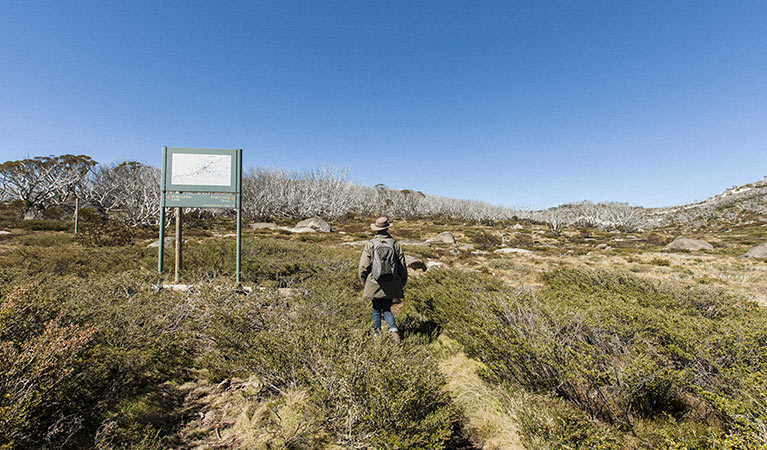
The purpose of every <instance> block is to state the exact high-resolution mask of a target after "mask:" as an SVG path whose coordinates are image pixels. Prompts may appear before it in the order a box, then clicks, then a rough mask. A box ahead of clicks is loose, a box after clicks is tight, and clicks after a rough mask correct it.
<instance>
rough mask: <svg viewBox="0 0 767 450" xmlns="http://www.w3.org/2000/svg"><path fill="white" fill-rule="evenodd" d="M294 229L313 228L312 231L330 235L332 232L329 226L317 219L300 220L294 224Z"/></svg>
mask: <svg viewBox="0 0 767 450" xmlns="http://www.w3.org/2000/svg"><path fill="white" fill-rule="evenodd" d="M295 228H313V229H314V231H321V232H323V233H330V232H331V231H333V229H332V228H331V227H330V224H329V223H327V222H326V221H325V220H323V219H320V218H319V217H312V218H310V219H306V220H302V221H300V222H298V223H297V224H296V227H295Z"/></svg>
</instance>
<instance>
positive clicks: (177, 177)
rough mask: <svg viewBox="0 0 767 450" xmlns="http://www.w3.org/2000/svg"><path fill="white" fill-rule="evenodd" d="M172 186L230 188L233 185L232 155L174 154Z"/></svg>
mask: <svg viewBox="0 0 767 450" xmlns="http://www.w3.org/2000/svg"><path fill="white" fill-rule="evenodd" d="M171 158H172V160H171V165H170V167H171V173H170V182H171V184H183V185H197V186H205V185H208V186H230V185H231V184H232V155H207V154H195V153H173V154H172V156H171Z"/></svg>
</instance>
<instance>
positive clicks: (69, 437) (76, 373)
mask: <svg viewBox="0 0 767 450" xmlns="http://www.w3.org/2000/svg"><path fill="white" fill-rule="evenodd" d="M0 279H2V280H3V282H4V287H3V292H2V294H3V296H2V301H1V302H0V360H2V361H3V364H2V365H1V366H0V392H2V395H1V396H0V448H9V449H11V448H59V447H78V448H81V447H85V446H87V443H91V445H92V443H93V438H94V434H95V433H96V430H98V429H99V427H100V426H101V425H102V423H104V421H105V420H107V419H108V418H109V417H110V414H111V413H110V411H114V408H116V407H117V406H118V405H124V404H126V403H131V402H135V401H144V400H143V399H145V398H146V394H147V393H148V392H152V391H155V390H156V389H157V387H158V386H160V385H162V384H163V383H166V382H167V381H168V380H172V379H180V378H183V377H184V376H185V372H184V369H183V368H184V367H185V366H187V365H188V364H189V361H190V360H189V356H190V355H191V346H190V342H191V341H190V340H189V339H188V338H189V334H188V333H186V332H185V330H186V329H187V327H186V326H185V322H186V319H187V316H186V315H185V309H184V307H183V299H182V298H180V297H179V296H177V295H173V294H171V293H156V292H154V291H152V290H151V288H150V284H149V283H150V282H149V280H148V279H144V278H141V277H136V276H132V275H122V276H113V277H110V279H108V280H98V279H91V280H83V279H80V278H76V277H31V278H30V276H29V275H28V274H26V273H24V272H23V271H21V270H18V269H15V270H11V269H5V270H3V271H0ZM166 415H167V413H166ZM118 422H119V423H120V426H121V427H128V428H129V427H131V426H134V425H135V424H133V423H131V420H130V417H123V418H122V419H119V420H118ZM138 425H141V423H139V424H138ZM144 425H146V426H149V427H151V424H149V423H145V424H144ZM141 426H143V425H141Z"/></svg>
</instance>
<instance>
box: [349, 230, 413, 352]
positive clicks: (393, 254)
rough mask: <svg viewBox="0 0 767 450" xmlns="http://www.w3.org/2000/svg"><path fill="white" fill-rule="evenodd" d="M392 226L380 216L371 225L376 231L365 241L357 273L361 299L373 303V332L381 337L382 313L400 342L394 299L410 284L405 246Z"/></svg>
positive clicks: (399, 296)
mask: <svg viewBox="0 0 767 450" xmlns="http://www.w3.org/2000/svg"><path fill="white" fill-rule="evenodd" d="M389 227H391V224H390V223H389V219H388V218H386V217H379V218H378V219H376V221H375V223H371V224H370V229H371V230H373V231H375V233H376V234H375V236H374V237H373V239H371V240H370V241H368V242H367V243H366V244H365V248H364V249H363V250H362V256H361V257H360V265H359V269H358V271H357V272H358V274H359V277H360V281H362V284H364V285H365V289H364V290H363V292H362V298H364V299H365V300H371V302H372V303H373V333H374V334H375V335H376V336H378V332H379V331H380V330H381V316H382V315H383V318H384V320H385V321H386V323H387V324H388V325H389V332H390V333H391V337H392V338H393V339H394V340H395V341H399V330H398V329H397V324H396V323H395V322H394V315H393V314H392V312H391V305H392V301H393V300H394V299H395V298H402V297H404V295H405V294H404V291H403V290H402V288H403V287H405V283H407V264H406V263H405V254H404V253H402V247H400V245H399V242H397V241H396V240H394V238H393V237H391V234H389Z"/></svg>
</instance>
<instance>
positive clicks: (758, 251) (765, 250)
mask: <svg viewBox="0 0 767 450" xmlns="http://www.w3.org/2000/svg"><path fill="white" fill-rule="evenodd" d="M743 257H744V258H767V242H765V243H763V244H759V245H757V246H756V247H754V248H752V249H750V250H749V251H747V252H746V253H744V254H743Z"/></svg>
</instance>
